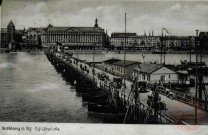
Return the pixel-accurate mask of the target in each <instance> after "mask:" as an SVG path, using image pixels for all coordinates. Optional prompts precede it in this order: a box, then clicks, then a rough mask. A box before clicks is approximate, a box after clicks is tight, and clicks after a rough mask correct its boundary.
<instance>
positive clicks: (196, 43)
mask: <svg viewBox="0 0 208 135" xmlns="http://www.w3.org/2000/svg"><path fill="white" fill-rule="evenodd" d="M197 46H198V30H196V38H195V47H196V69H195V70H196V93H195V99H196V101H195V123H196V124H197V97H198V69H197V68H198V47H197Z"/></svg>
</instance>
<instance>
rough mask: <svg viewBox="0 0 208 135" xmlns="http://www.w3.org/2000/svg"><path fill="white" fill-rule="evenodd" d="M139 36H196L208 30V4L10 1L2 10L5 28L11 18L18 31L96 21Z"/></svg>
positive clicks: (92, 24)
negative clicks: (166, 31)
mask: <svg viewBox="0 0 208 135" xmlns="http://www.w3.org/2000/svg"><path fill="white" fill-rule="evenodd" d="M125 12H126V13H127V32H136V33H138V34H139V35H141V34H143V33H144V31H146V32H147V33H149V31H152V30H154V33H155V34H156V35H160V34H161V29H162V28H163V27H166V28H167V29H168V30H169V31H171V33H172V34H173V35H194V34H195V30H196V29H199V30H201V31H208V25H207V23H208V18H207V16H208V2H161V1H160V2H151V1H147V2H146V1H142V2H141V1H140V2H139V1H129V2H127V1H99V2H98V1H53V0H51V1H38V2H34V1H29V2H28V1H21V2H19V3H18V2H15V1H9V2H8V3H6V4H5V5H4V6H3V8H2V18H3V19H2V26H3V27H6V26H7V24H8V22H9V21H10V20H11V19H12V20H13V21H14V23H15V26H16V28H24V27H26V28H28V27H41V26H42V27H45V26H47V25H48V24H49V23H51V24H53V25H54V26H94V21H95V18H96V17H97V18H98V24H99V26H101V27H102V28H104V29H106V30H108V32H109V33H111V32H119V31H120V32H123V31H124V13H125Z"/></svg>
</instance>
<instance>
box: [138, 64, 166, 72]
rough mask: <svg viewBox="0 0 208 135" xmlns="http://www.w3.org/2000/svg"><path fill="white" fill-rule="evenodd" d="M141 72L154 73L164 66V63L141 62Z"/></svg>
mask: <svg viewBox="0 0 208 135" xmlns="http://www.w3.org/2000/svg"><path fill="white" fill-rule="evenodd" d="M140 67H141V69H140V70H141V72H143V73H149V74H151V73H153V72H154V71H156V70H158V69H160V68H162V67H164V65H161V64H153V63H142V64H140Z"/></svg>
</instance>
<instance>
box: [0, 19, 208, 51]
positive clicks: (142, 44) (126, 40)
mask: <svg viewBox="0 0 208 135" xmlns="http://www.w3.org/2000/svg"><path fill="white" fill-rule="evenodd" d="M207 38H208V34H207V32H201V33H200V41H201V44H202V45H203V46H204V47H205V48H206V49H207V48H208V45H207ZM15 42H18V43H20V45H21V46H23V47H35V48H38V47H50V46H52V45H55V44H57V43H61V44H62V45H64V46H67V47H68V48H69V49H92V48H93V47H96V48H102V47H110V48H116V49H123V48H124V46H126V47H127V48H128V49H131V48H132V49H161V48H165V49H190V48H194V46H195V38H194V37H193V36H183V37H182V36H163V37H161V36H155V35H154V34H153V31H152V34H151V33H149V35H146V33H144V35H137V33H122V32H113V33H112V34H111V36H109V35H108V34H107V31H105V30H104V29H103V28H101V27H99V26H98V20H97V19H96V20H95V24H94V27H55V26H53V25H50V24H49V25H48V26H47V27H45V28H29V29H27V30H26V29H24V30H16V29H15V26H14V24H13V22H12V21H10V23H9V24H8V26H7V28H1V46H0V47H1V48H8V47H9V44H11V43H15Z"/></svg>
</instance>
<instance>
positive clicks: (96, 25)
mask: <svg viewBox="0 0 208 135" xmlns="http://www.w3.org/2000/svg"><path fill="white" fill-rule="evenodd" d="M97 22H98V21H97V18H96V19H95V26H94V27H98V23H97Z"/></svg>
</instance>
